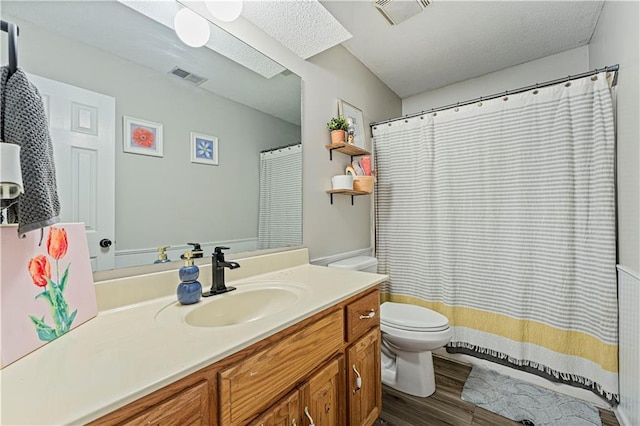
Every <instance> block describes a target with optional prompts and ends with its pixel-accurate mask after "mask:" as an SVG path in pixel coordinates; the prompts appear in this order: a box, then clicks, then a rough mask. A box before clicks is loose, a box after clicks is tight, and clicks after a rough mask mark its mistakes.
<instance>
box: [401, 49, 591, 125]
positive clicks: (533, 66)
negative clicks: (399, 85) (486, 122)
mask: <svg viewBox="0 0 640 426" xmlns="http://www.w3.org/2000/svg"><path fill="white" fill-rule="evenodd" d="M589 69H590V68H589V48H588V47H587V46H584V47H578V48H575V49H571V50H567V51H566V52H561V53H558V54H555V55H551V56H547V57H545V58H541V59H537V60H535V61H531V62H526V63H524V64H520V65H516V66H514V67H510V68H507V69H504V70H501V71H496V72H493V73H490V74H485V75H483V76H480V77H477V78H472V79H470V80H466V81H462V82H460V83H455V84H451V85H449V86H445V87H442V88H440V89H435V90H431V91H428V92H424V93H420V94H417V95H414V96H410V97H408V98H405V99H403V100H402V114H403V115H404V114H411V113H414V112H420V111H426V110H428V109H431V108H438V107H441V106H445V105H450V104H454V103H456V102H464V101H467V100H470V99H475V98H479V97H480V96H488V95H493V94H494V93H500V92H504V91H506V90H515V89H519V88H520V87H525V86H529V85H532V84H536V83H537V82H540V83H542V82H545V81H549V80H555V79H556V78H561V77H564V76H567V75H570V74H579V73H581V72H584V71H587V70H589Z"/></svg>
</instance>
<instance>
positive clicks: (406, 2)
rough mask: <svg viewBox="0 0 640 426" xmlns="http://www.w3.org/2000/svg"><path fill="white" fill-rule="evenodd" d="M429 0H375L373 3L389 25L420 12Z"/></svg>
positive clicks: (396, 23)
mask: <svg viewBox="0 0 640 426" xmlns="http://www.w3.org/2000/svg"><path fill="white" fill-rule="evenodd" d="M429 3H431V2H430V1H429V0H377V1H374V2H373V5H374V6H375V7H376V9H378V11H379V12H380V13H381V14H382V16H384V18H385V19H386V20H387V22H389V23H390V24H391V25H398V24H399V23H401V22H403V21H406V20H407V19H409V18H411V17H412V16H414V15H417V14H418V13H420V12H422V11H423V10H424V8H425V7H427V6H429Z"/></svg>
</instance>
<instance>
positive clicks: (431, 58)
mask: <svg viewBox="0 0 640 426" xmlns="http://www.w3.org/2000/svg"><path fill="white" fill-rule="evenodd" d="M394 1H407V0H394ZM409 1H413V0H409ZM321 3H322V5H323V6H325V7H326V8H327V10H329V12H331V13H332V14H333V15H334V16H335V17H336V19H338V21H340V23H341V24H342V25H343V26H344V27H345V28H346V29H347V30H348V31H349V32H350V33H351V34H352V35H353V37H352V38H351V39H349V40H347V41H345V42H343V43H342V44H343V46H345V47H346V48H347V49H348V50H349V51H350V52H351V53H352V54H353V55H354V56H356V57H357V58H358V59H359V60H360V61H361V62H362V63H363V64H364V65H365V66H366V67H367V68H369V69H370V70H371V71H372V72H373V73H374V74H375V75H377V76H378V78H380V79H381V80H382V81H383V82H384V83H385V84H386V85H387V86H389V88H391V90H393V91H394V92H395V93H396V94H397V95H398V96H400V97H401V98H406V97H408V96H411V95H415V94H418V93H422V92H424V91H427V90H433V89H436V88H439V87H443V86H446V85H449V84H452V83H456V82H460V81H464V80H468V79H470V78H474V77H478V76H481V75H484V74H487V73H490V72H494V71H498V70H501V69H505V68H508V67H511V66H514V65H517V64H521V63H524V62H528V61H531V60H534V59H538V58H542V57H545V56H548V55H552V54H555V53H559V52H562V51H565V50H568V49H572V48H575V47H580V46H584V45H586V44H588V43H589V40H590V39H591V35H592V34H593V30H594V28H595V26H596V23H597V21H598V16H599V15H600V11H601V9H602V5H603V3H604V2H603V1H450V0H449V1H447V0H433V1H432V3H431V5H429V6H428V7H427V8H426V9H425V10H424V11H422V12H421V13H420V14H418V15H416V16H414V17H412V18H409V19H408V20H406V21H404V22H402V23H401V24H399V25H396V26H391V25H389V24H388V23H387V21H386V20H385V19H384V18H383V17H382V15H381V14H380V13H379V12H378V11H377V10H376V9H375V7H374V6H373V5H372V1H368V0H364V1H323V2H321Z"/></svg>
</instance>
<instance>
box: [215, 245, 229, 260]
mask: <svg viewBox="0 0 640 426" xmlns="http://www.w3.org/2000/svg"><path fill="white" fill-rule="evenodd" d="M222 250H229V247H222V246H221V247H216V248H214V249H213V257H214V258H215V259H216V260H218V261H219V262H224V253H223V252H222Z"/></svg>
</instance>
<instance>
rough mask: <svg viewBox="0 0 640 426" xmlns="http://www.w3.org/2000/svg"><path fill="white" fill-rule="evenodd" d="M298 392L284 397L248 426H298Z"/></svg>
mask: <svg viewBox="0 0 640 426" xmlns="http://www.w3.org/2000/svg"><path fill="white" fill-rule="evenodd" d="M298 395H299V394H298V390H297V389H296V390H295V391H294V392H292V393H291V394H289V395H288V396H286V397H285V398H284V399H282V400H281V401H280V402H278V403H277V404H276V405H274V406H273V407H271V408H270V409H269V410H267V411H266V412H265V413H263V414H262V415H261V416H260V417H258V419H256V420H254V421H253V422H251V423H250V426H297V425H300V409H299V408H300V404H299V402H300V399H299V396H298Z"/></svg>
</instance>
